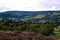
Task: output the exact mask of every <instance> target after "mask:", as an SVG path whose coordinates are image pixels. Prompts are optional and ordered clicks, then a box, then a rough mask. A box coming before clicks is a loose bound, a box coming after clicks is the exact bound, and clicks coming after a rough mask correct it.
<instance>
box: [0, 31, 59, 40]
mask: <svg viewBox="0 0 60 40" xmlns="http://www.w3.org/2000/svg"><path fill="white" fill-rule="evenodd" d="M0 40H59V39H56V38H48V37H45V36H43V35H40V34H38V33H33V32H26V31H0Z"/></svg>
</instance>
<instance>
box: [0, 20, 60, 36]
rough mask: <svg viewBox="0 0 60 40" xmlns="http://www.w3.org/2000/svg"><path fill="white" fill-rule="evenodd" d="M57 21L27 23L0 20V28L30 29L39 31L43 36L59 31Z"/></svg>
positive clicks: (11, 29) (5, 29)
mask: <svg viewBox="0 0 60 40" xmlns="http://www.w3.org/2000/svg"><path fill="white" fill-rule="evenodd" d="M58 24H59V23H58V22H56V23H49V22H46V23H38V24H36V23H27V22H26V21H12V20H0V30H4V31H7V30H10V31H30V32H37V33H41V34H43V35H45V36H49V35H52V34H54V33H55V32H56V31H57V32H60V26H59V25H60V24H59V25H58Z"/></svg>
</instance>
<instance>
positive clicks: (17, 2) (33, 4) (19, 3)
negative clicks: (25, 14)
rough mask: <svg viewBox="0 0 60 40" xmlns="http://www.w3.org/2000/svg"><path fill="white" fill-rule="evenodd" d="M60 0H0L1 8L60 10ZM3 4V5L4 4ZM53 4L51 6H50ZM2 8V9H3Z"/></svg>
mask: <svg viewBox="0 0 60 40" xmlns="http://www.w3.org/2000/svg"><path fill="white" fill-rule="evenodd" d="M59 2H60V1H59V0H0V10H1V11H6V10H21V11H41V10H59V9H60V8H57V7H56V5H57V4H59V5H60V3H59ZM2 5H3V6H2ZM50 5H51V6H50ZM1 8H2V9H1Z"/></svg>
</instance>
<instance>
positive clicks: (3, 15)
mask: <svg viewBox="0 0 60 40" xmlns="http://www.w3.org/2000/svg"><path fill="white" fill-rule="evenodd" d="M54 18H55V19H54ZM0 19H9V20H24V21H25V20H26V21H31V22H34V21H35V22H42V21H43V22H44V21H52V20H51V19H54V20H55V21H58V20H60V11H35V12H34V11H7V12H0Z"/></svg>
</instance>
